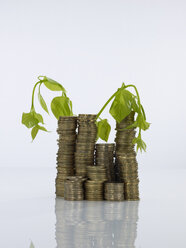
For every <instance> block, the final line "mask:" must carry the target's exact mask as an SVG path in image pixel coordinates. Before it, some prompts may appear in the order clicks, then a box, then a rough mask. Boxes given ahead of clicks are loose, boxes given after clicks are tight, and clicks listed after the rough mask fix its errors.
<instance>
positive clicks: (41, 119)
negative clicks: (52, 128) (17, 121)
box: [33, 111, 44, 124]
mask: <svg viewBox="0 0 186 248" xmlns="http://www.w3.org/2000/svg"><path fill="white" fill-rule="evenodd" d="M33 115H34V117H35V118H36V119H37V120H38V123H42V124H44V122H43V117H42V115H40V114H38V113H36V112H35V111H34V112H33Z"/></svg>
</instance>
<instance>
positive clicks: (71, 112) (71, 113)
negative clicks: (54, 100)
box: [70, 101, 73, 116]
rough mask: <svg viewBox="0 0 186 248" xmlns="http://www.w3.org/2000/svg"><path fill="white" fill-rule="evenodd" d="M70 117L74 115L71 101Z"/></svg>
mask: <svg viewBox="0 0 186 248" xmlns="http://www.w3.org/2000/svg"><path fill="white" fill-rule="evenodd" d="M70 115H71V116H72V115H73V111H72V101H70Z"/></svg>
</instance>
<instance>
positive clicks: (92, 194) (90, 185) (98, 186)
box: [85, 180, 104, 201]
mask: <svg viewBox="0 0 186 248" xmlns="http://www.w3.org/2000/svg"><path fill="white" fill-rule="evenodd" d="M103 186H104V185H103V182H102V181H91V180H87V181H86V182H85V199H86V200H88V201H102V200H103Z"/></svg>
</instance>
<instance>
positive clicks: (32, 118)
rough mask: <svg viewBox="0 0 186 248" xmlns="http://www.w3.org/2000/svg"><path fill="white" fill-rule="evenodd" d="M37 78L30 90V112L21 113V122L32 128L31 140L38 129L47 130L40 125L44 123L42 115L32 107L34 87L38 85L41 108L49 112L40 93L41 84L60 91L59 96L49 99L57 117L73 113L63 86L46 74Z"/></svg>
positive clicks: (70, 102)
mask: <svg viewBox="0 0 186 248" xmlns="http://www.w3.org/2000/svg"><path fill="white" fill-rule="evenodd" d="M38 80H39V81H37V82H36V83H35V85H34V88H33V91H32V102H31V109H30V112H29V113H23V114H22V124H23V125H25V126H26V127H27V128H32V130H31V135H32V140H34V139H35V137H36V135H37V133H38V131H39V130H41V131H45V132H47V129H46V128H45V127H44V126H41V124H44V121H43V117H42V115H41V114H39V113H37V112H36V110H35V107H34V97H35V90H36V87H38V100H39V103H40V105H41V107H42V108H43V110H45V111H46V112H47V113H49V111H48V107H47V104H46V102H45V100H44V98H43V97H42V95H41V86H42V85H44V86H46V87H47V88H48V89H49V90H51V91H58V92H61V96H57V97H54V98H53V100H52V101H51V110H52V113H53V114H54V116H55V117H56V118H57V119H59V116H72V115H73V112H72V101H71V100H70V99H69V98H68V97H67V95H66V90H65V88H64V87H63V86H62V85H61V84H60V83H58V82H56V81H55V80H53V79H51V78H48V77H46V76H39V77H38Z"/></svg>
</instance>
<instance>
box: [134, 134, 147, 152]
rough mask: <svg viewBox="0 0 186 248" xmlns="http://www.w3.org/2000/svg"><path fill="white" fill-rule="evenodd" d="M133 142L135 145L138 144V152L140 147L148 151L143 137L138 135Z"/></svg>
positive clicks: (141, 149)
mask: <svg viewBox="0 0 186 248" xmlns="http://www.w3.org/2000/svg"><path fill="white" fill-rule="evenodd" d="M132 143H133V144H134V145H135V144H136V145H137V147H136V150H137V152H138V150H139V149H140V151H141V152H142V151H143V150H144V151H145V152H146V147H147V146H146V144H145V142H144V141H143V140H142V139H141V137H136V138H134V139H133V141H132Z"/></svg>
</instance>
